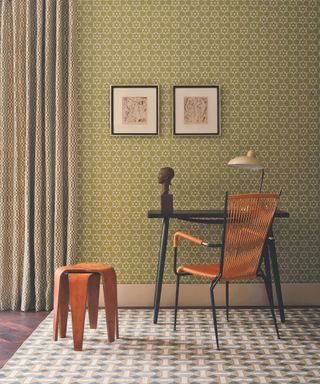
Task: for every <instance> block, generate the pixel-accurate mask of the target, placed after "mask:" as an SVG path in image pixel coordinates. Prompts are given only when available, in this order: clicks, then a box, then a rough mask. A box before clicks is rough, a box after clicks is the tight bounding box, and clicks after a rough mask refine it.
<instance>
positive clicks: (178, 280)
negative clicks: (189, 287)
mask: <svg viewBox="0 0 320 384" xmlns="http://www.w3.org/2000/svg"><path fill="white" fill-rule="evenodd" d="M179 285H180V276H179V275H176V300H175V306H174V325H173V330H174V331H176V330H177V315H178V303H179Z"/></svg>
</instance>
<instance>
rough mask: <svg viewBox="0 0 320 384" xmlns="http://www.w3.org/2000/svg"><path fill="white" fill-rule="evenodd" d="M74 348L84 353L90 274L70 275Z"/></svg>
mask: <svg viewBox="0 0 320 384" xmlns="http://www.w3.org/2000/svg"><path fill="white" fill-rule="evenodd" d="M68 276H69V289H70V303H71V317H72V333H73V346H74V350H75V351H82V345H83V330H84V319H85V313H86V302H87V288H88V280H89V278H90V277H91V276H92V274H90V273H69V275H68Z"/></svg>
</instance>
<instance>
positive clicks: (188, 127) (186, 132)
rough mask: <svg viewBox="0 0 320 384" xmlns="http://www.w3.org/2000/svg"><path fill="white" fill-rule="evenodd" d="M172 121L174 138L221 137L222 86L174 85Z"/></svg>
mask: <svg viewBox="0 0 320 384" xmlns="http://www.w3.org/2000/svg"><path fill="white" fill-rule="evenodd" d="M172 120H173V122H172V123H173V135H174V136H220V135H221V92H220V86H219V85H174V86H173V116H172Z"/></svg>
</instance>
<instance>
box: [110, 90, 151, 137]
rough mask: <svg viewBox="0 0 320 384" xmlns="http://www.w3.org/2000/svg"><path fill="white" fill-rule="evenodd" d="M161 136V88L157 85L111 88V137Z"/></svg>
mask: <svg viewBox="0 0 320 384" xmlns="http://www.w3.org/2000/svg"><path fill="white" fill-rule="evenodd" d="M158 134H159V87H158V86H157V85H112V86H111V135H114V136H135V135H141V136H156V135H158Z"/></svg>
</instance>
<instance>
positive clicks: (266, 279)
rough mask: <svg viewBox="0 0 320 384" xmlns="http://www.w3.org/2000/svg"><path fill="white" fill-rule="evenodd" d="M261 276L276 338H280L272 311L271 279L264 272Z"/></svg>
mask: <svg viewBox="0 0 320 384" xmlns="http://www.w3.org/2000/svg"><path fill="white" fill-rule="evenodd" d="M262 278H263V280H264V284H265V287H266V291H267V296H268V300H269V305H270V309H271V314H272V319H273V324H274V326H275V328H276V332H277V336H278V339H280V333H279V329H278V324H277V319H276V315H275V313H274V303H273V294H272V283H271V279H270V277H268V276H266V275H265V274H264V273H263V274H262Z"/></svg>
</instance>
